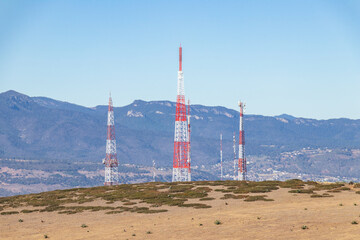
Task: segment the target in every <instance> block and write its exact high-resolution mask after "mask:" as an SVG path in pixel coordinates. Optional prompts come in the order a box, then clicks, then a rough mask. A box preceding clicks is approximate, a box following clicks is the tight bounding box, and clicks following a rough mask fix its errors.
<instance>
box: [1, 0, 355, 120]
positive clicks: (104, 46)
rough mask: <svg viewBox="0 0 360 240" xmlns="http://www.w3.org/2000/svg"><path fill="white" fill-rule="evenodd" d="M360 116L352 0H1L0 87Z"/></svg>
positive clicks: (76, 96)
mask: <svg viewBox="0 0 360 240" xmlns="http://www.w3.org/2000/svg"><path fill="white" fill-rule="evenodd" d="M180 42H181V44H182V46H183V71H184V79H185V93H186V96H187V97H188V98H190V99H191V101H192V103H194V104H203V105H216V106H218V105H220V106H225V107H228V108H233V109H237V101H238V99H242V100H244V101H245V102H246V103H247V113H249V114H250V113H251V114H262V115H278V114H282V113H287V114H291V115H294V116H298V117H309V118H317V119H328V118H340V117H348V118H355V119H360V106H359V105H360V104H359V103H360V1H357V0H353V1H351V0H344V1H338V0H333V1H332V0H327V1H322V0H317V1H314V0H308V1H306V0H298V1H296V0H294V1H289V0H284V1H277V0H273V1H267V0H263V1H256V0H251V1H226V0H225V1H220V0H218V1H209V0H204V1H167V0H164V1H148V0H146V1H145V0H144V1H136V0H134V1H130V0H128V1H100V0H99V1H90V0H83V1H81V0H77V1H66V0H65V1H50V0H48V1H38V0H33V1H26V0H23V1H16V0H1V1H0V92H4V91H7V90H9V89H13V90H16V91H19V92H22V93H24V94H27V95H30V96H46V97H50V98H54V99H58V100H63V101H68V102H71V103H76V104H80V105H84V106H90V107H92V106H96V105H104V104H107V99H108V94H109V91H110V90H111V92H112V96H113V100H114V104H115V106H123V105H127V104H129V103H131V102H132V101H133V100H135V99H143V100H171V101H175V99H176V85H177V70H178V46H179V44H180Z"/></svg>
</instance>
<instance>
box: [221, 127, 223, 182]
mask: <svg viewBox="0 0 360 240" xmlns="http://www.w3.org/2000/svg"><path fill="white" fill-rule="evenodd" d="M220 179H221V180H223V159H222V133H221V134H220Z"/></svg>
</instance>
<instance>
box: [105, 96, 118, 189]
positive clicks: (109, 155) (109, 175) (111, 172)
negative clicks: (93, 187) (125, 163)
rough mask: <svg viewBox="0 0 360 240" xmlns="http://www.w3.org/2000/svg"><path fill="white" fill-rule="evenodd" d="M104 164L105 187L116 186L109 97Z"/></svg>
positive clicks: (111, 109)
mask: <svg viewBox="0 0 360 240" xmlns="http://www.w3.org/2000/svg"><path fill="white" fill-rule="evenodd" d="M104 164H105V182H104V185H105V186H110V185H117V184H118V182H119V176H118V174H119V173H118V160H117V156H116V139H115V126H114V110H113V103H112V99H111V94H110V97H109V109H108V121H107V138H106V157H105V160H104Z"/></svg>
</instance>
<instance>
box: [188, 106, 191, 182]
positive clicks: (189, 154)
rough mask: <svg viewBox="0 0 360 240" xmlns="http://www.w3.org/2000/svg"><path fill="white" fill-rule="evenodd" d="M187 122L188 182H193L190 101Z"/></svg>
mask: <svg viewBox="0 0 360 240" xmlns="http://www.w3.org/2000/svg"><path fill="white" fill-rule="evenodd" d="M187 109H188V110H187V111H188V112H187V120H188V139H189V146H188V162H189V168H188V181H191V127H190V116H191V115H190V100H188V106H187Z"/></svg>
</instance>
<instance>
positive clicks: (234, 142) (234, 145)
mask: <svg viewBox="0 0 360 240" xmlns="http://www.w3.org/2000/svg"><path fill="white" fill-rule="evenodd" d="M233 150H234V180H237V176H236V162H237V159H236V141H235V132H234V134H233Z"/></svg>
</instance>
